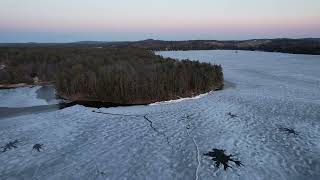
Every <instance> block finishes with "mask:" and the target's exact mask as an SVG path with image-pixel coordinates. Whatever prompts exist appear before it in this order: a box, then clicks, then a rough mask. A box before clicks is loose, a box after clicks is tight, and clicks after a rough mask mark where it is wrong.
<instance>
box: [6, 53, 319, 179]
mask: <svg viewBox="0 0 320 180" xmlns="http://www.w3.org/2000/svg"><path fill="white" fill-rule="evenodd" d="M159 54H161V55H163V56H166V57H175V58H190V59H194V60H200V61H206V62H212V63H218V64H222V66H223V68H224V75H225V80H226V82H227V83H226V89H225V90H222V91H216V92H211V93H209V94H207V95H206V96H204V97H202V98H198V99H189V100H185V101H181V102H176V103H165V104H160V105H157V106H133V107H118V108H101V109H94V108H86V107H83V106H73V107H70V108H66V109H63V110H58V111H54V112H46V113H41V114H29V115H23V116H18V117H12V118H5V119H1V120H0V137H1V139H0V145H1V146H2V145H5V144H6V143H8V142H9V141H14V140H16V139H17V140H19V143H18V144H17V148H16V149H11V150H8V151H6V152H3V153H0V162H1V165H0V179H59V180H63V179H116V180H118V179H164V180H171V179H174V180H175V179H182V180H188V179H199V180H200V179H209V180H211V179H226V180H232V179H243V180H250V179H252V180H260V179H261V180H270V179H272V180H282V179H287V180H304V179H308V180H317V179H319V178H320V71H319V69H320V56H310V55H290V54H281V53H265V52H248V51H239V52H238V53H235V52H234V51H184V52H159ZM7 96H12V94H7V95H3V93H2V96H1V99H2V98H6V99H8V100H12V101H17V100H15V99H14V97H7ZM17 97H20V95H17ZM25 98H27V97H25ZM32 99H33V100H35V99H34V98H32ZM35 101H37V100H35ZM37 104H38V103H37ZM230 114H233V115H235V116H234V117H231V116H230ZM281 128H290V129H294V130H295V131H296V133H297V134H296V135H294V134H290V133H287V132H285V131H282V130H281ZM36 143H40V144H44V149H43V151H42V152H36V151H32V147H33V145H34V144H36ZM213 148H216V149H224V150H226V152H227V153H230V154H233V155H235V157H234V158H235V159H237V160H240V161H241V162H242V164H243V166H241V167H237V166H235V165H234V164H230V165H231V166H232V168H231V169H228V170H227V171H224V170H223V168H222V167H220V168H219V169H218V168H216V167H215V166H214V162H213V161H212V160H211V159H210V158H209V157H207V156H204V154H205V153H207V152H208V151H211V150H212V149H213Z"/></svg>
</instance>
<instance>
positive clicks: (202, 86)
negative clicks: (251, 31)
mask: <svg viewBox="0 0 320 180" xmlns="http://www.w3.org/2000/svg"><path fill="white" fill-rule="evenodd" d="M0 66H2V68H1V69H0V84H12V83H21V82H24V83H32V82H33V81H34V78H35V77H37V79H39V80H40V81H52V82H54V83H55V86H56V89H57V92H58V94H59V95H60V96H62V97H64V98H67V99H70V100H74V101H79V100H80V101H103V102H110V103H118V104H146V103H151V102H156V101H160V100H169V99H175V98H178V97H186V96H192V95H196V94H199V93H203V92H207V91H210V90H217V89H221V88H222V87H223V73H222V68H221V66H220V65H212V64H208V63H200V62H198V61H189V60H182V61H178V60H174V59H170V58H163V57H161V56H158V55H155V54H154V52H153V51H149V50H145V49H138V48H81V47H77V48H74V47H60V48H59V47H20V48H18V47H14V48H13V47H6V48H0Z"/></svg>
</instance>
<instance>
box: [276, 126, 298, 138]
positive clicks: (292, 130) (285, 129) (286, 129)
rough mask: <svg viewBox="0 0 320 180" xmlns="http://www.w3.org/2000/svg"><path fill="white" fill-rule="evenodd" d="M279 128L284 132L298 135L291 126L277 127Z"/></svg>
mask: <svg viewBox="0 0 320 180" xmlns="http://www.w3.org/2000/svg"><path fill="white" fill-rule="evenodd" d="M279 130H280V131H282V132H286V133H287V134H293V135H295V136H297V135H298V133H297V132H296V131H295V130H294V129H292V128H284V127H281V128H279Z"/></svg>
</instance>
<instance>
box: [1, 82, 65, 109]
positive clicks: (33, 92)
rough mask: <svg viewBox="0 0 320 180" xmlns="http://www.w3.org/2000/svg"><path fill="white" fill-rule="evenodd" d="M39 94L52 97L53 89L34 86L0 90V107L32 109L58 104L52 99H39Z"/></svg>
mask: <svg viewBox="0 0 320 180" xmlns="http://www.w3.org/2000/svg"><path fill="white" fill-rule="evenodd" d="M39 93H42V94H44V93H45V94H47V95H48V94H50V95H51V94H53V95H54V89H53V87H52V88H47V87H41V86H34V87H23V88H15V89H4V90H0V107H11V108H18V107H32V106H42V105H50V104H58V103H59V102H60V100H58V99H54V98H51V99H48V98H47V99H46V98H40V97H39V95H38V94H39ZM51 96H52V95H51Z"/></svg>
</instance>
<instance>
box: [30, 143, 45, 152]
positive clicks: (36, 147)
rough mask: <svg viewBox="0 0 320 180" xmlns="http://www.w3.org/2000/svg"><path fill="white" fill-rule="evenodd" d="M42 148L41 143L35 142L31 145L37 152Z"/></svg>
mask: <svg viewBox="0 0 320 180" xmlns="http://www.w3.org/2000/svg"><path fill="white" fill-rule="evenodd" d="M42 149H43V144H35V145H33V147H32V150H36V151H38V152H41V150H42Z"/></svg>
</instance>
